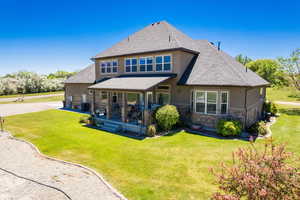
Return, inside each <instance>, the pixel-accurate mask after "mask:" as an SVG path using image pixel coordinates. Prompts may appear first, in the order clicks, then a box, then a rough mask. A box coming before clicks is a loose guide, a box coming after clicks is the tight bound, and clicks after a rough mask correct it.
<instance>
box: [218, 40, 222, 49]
mask: <svg viewBox="0 0 300 200" xmlns="http://www.w3.org/2000/svg"><path fill="white" fill-rule="evenodd" d="M220 49H221V41H218V51H220Z"/></svg>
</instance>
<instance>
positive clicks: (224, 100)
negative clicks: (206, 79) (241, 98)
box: [220, 91, 228, 115]
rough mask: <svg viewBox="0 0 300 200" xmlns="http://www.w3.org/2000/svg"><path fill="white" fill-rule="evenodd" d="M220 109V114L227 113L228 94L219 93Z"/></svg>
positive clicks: (225, 92)
mask: <svg viewBox="0 0 300 200" xmlns="http://www.w3.org/2000/svg"><path fill="white" fill-rule="evenodd" d="M220 107H221V114H223V115H224V114H227V113H228V92H227V91H222V92H221V101H220Z"/></svg>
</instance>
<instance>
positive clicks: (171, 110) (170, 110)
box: [155, 105, 179, 131]
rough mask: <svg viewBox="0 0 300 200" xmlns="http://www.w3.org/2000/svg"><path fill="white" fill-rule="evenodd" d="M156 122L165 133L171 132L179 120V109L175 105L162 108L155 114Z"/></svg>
mask: <svg viewBox="0 0 300 200" xmlns="http://www.w3.org/2000/svg"><path fill="white" fill-rule="evenodd" d="M155 119H156V122H157V124H158V126H159V128H161V129H162V130H163V131H168V130H171V129H172V127H173V126H174V125H175V124H176V123H177V122H178V120H179V113H178V111H177V108H176V107H175V106H173V105H165V106H162V107H160V108H159V109H158V110H157V112H156V114H155Z"/></svg>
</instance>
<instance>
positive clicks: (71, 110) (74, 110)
mask: <svg viewBox="0 0 300 200" xmlns="http://www.w3.org/2000/svg"><path fill="white" fill-rule="evenodd" d="M59 110H64V111H70V112H76V113H81V114H91V113H90V112H83V111H81V110H78V109H72V108H59Z"/></svg>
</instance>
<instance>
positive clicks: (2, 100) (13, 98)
mask: <svg viewBox="0 0 300 200" xmlns="http://www.w3.org/2000/svg"><path fill="white" fill-rule="evenodd" d="M63 95H64V94H47V95H39V96H25V97H23V98H24V100H26V99H39V98H45V97H56V96H63ZM21 96H22V95H20V96H19V97H11V98H0V102H8V101H10V102H12V101H15V100H17V99H18V98H20V97H21Z"/></svg>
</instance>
